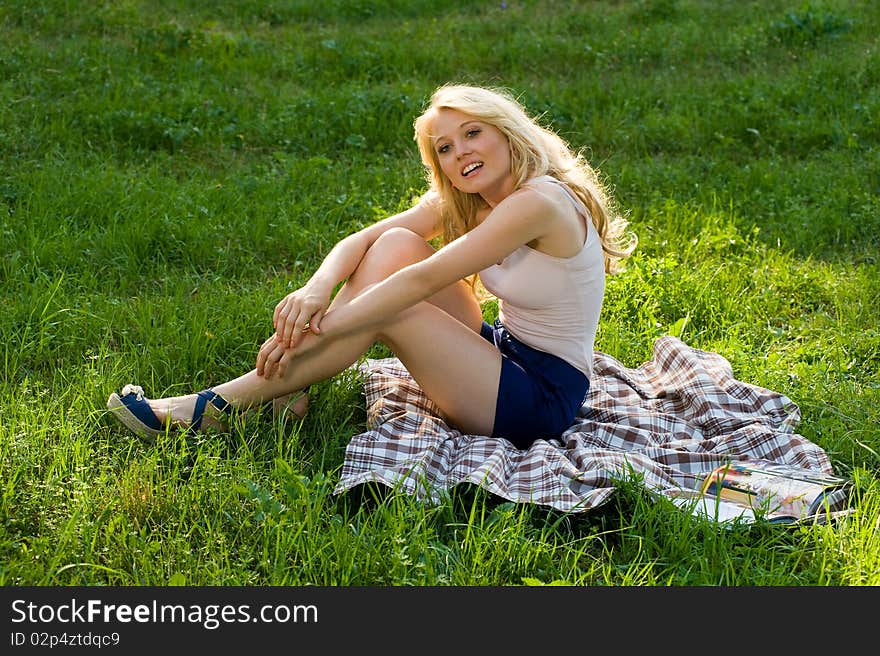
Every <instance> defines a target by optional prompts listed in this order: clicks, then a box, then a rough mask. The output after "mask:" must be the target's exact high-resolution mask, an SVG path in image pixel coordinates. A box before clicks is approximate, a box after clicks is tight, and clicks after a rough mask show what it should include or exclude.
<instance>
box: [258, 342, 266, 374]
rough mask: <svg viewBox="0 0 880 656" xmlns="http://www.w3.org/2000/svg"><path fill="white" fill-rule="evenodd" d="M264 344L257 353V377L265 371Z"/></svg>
mask: <svg viewBox="0 0 880 656" xmlns="http://www.w3.org/2000/svg"><path fill="white" fill-rule="evenodd" d="M266 355H267V351H266V344H265V343H264V344H263V345H262V346H261V347H260V350H259V352H258V353H257V375H258V376H262V375H263V373H264V372H265V370H266Z"/></svg>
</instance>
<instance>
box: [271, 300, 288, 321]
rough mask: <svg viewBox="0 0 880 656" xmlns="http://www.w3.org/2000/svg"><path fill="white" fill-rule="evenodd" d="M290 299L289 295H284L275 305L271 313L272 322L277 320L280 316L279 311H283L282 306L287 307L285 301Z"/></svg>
mask: <svg viewBox="0 0 880 656" xmlns="http://www.w3.org/2000/svg"><path fill="white" fill-rule="evenodd" d="M289 301H290V297H289V296H285V297H284V298H282V299H281V300H280V301H278V304H277V305H276V306H275V311H274V312H273V313H272V323H273V324H275V323H278V320H279V319H280V318H281V313H282V312H283V311H284V308H285V307H287V303H288V302H289Z"/></svg>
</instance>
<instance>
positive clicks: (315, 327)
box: [309, 310, 324, 335]
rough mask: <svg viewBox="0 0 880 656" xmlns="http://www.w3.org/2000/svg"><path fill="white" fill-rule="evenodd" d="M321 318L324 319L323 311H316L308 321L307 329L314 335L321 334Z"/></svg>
mask: <svg viewBox="0 0 880 656" xmlns="http://www.w3.org/2000/svg"><path fill="white" fill-rule="evenodd" d="M323 318H324V310H318V311H317V312H315V314H314V315H313V316H312V320H311V321H309V328H310V329H311V331H312V332H313V333H315V334H316V335H320V334H321V319H323Z"/></svg>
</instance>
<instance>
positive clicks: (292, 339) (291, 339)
mask: <svg viewBox="0 0 880 656" xmlns="http://www.w3.org/2000/svg"><path fill="white" fill-rule="evenodd" d="M309 319H311V314H310V313H309V312H308V311H305V310H300V313H299V314H298V315H297V317H296V321H294V322H293V325H292V326H291V327H290V334H289V335H288V343H287V348H293V347H294V346H296V345H297V343H298V342H299V339H300V335H301V333H302V331H303V330H304V329H305V327H306V326H307V325H308V323H309Z"/></svg>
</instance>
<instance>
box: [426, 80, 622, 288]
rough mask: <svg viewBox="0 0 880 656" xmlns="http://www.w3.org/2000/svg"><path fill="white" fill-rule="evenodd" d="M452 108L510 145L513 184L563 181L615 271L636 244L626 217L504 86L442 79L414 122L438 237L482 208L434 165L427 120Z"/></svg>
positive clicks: (452, 232) (454, 232)
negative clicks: (439, 221) (436, 210)
mask: <svg viewBox="0 0 880 656" xmlns="http://www.w3.org/2000/svg"><path fill="white" fill-rule="evenodd" d="M441 109H453V110H457V111H460V112H462V113H464V114H467V115H468V116H472V117H474V118H475V119H477V120H480V121H483V122H485V123H488V124H490V125H494V126H495V127H496V128H498V129H499V130H501V132H502V133H503V134H504V135H505V136H506V137H507V141H508V143H509V144H510V166H511V173H512V174H513V177H514V182H515V187H514V188H515V189H519V188H520V187H521V186H522V185H523V184H525V183H526V182H527V181H528V180H530V179H532V178H535V177H538V176H541V175H550V176H552V177H554V178H556V179H557V180H559V181H560V182H563V183H564V184H566V185H567V186H568V187H569V188H570V189H571V191H572V192H573V193H574V194H575V195H577V197H578V198H579V199H580V200H581V201H582V202H583V203H584V205H585V206H586V207H587V209H588V210H589V212H590V217H591V218H592V221H593V225H594V226H595V228H596V231H597V232H598V233H599V238H600V240H601V243H602V251H603V253H604V256H605V271H606V272H608V273H615V272H617V271H618V270H620V268H621V260H623V259H624V258H626V257H628V256H629V255H630V254H631V253H632V251H633V249H634V248H635V246H636V242H637V240H636V236H635V235H634V234H633V233H631V232H630V231H629V230H628V221H627V220H626V219H625V218H624V217H623V216H622V215H621V214H620V213H619V212H618V211H617V209H616V207H615V204H614V203H613V201H612V199H611V197H610V195H609V194H608V192H607V191H606V188H605V186H604V185H603V184H602V182H601V180H600V179H599V176H598V174H597V172H596V171H595V170H594V169H593V167H591V166H590V165H589V163H588V162H587V160H586V158H585V157H584V155H583V154H582V153H581V152H580V151H575V150H573V149H572V148H571V146H569V144H568V143H567V142H566V141H565V140H564V139H562V138H561V137H560V136H559V135H558V134H556V133H555V132H554V131H553V130H551V129H550V128H548V127H544V126H542V125H541V124H540V123H539V122H538V120H537V119H535V118H533V117H531V116H530V115H529V114H528V112H527V111H526V109H525V108H524V107H523V106H522V105H521V104H520V103H519V102H518V101H517V100H516V99H515V98H514V97H513V96H512V95H510V93H508V92H507V91H505V90H502V89H492V88H486V87H476V86H469V85H462V84H446V85H443V86H441V87H439V88H438V89H437V90H436V91H434V93H433V94H432V96H431V101H430V104H429V105H428V107H427V108H426V109H425V111H424V112H423V113H422V114H421V115H420V116H419V117H418V118H416V120H415V122H414V128H415V140H416V142H417V143H418V147H419V153H420V155H421V158H422V162H423V163H424V165H425V167H426V169H427V178H428V184H429V189H428V192H427V194H426V195H428V196H429V197H431V198H433V199H434V200H435V202H438V203H439V207H440V212H441V216H442V218H443V239H444V241H445V242H446V243H449V242H450V241H452V240H454V239H457V238H458V237H460V236H461V235H463V234H464V233H466V232H467V231H468V230H471V229H472V228H474V227H475V226H476V217H477V213H478V212H479V211H480V210H481V209H484V208H486V207H487V204H486V202H485V201H484V200H483V198H482V197H481V196H480V195H479V194H468V193H464V192H461V191H459V190H458V189H456V188H455V187H453V186H452V182H451V181H450V180H449V178H448V177H447V176H446V175H445V174H444V173H443V171H442V169H441V168H440V160H439V157H438V155H437V152H436V150H435V149H434V144H433V141H432V138H433V136H434V135H433V134H432V132H433V123H434V118H435V117H436V115H437V112H438V110H441Z"/></svg>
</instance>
